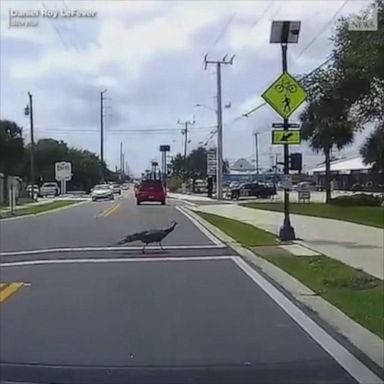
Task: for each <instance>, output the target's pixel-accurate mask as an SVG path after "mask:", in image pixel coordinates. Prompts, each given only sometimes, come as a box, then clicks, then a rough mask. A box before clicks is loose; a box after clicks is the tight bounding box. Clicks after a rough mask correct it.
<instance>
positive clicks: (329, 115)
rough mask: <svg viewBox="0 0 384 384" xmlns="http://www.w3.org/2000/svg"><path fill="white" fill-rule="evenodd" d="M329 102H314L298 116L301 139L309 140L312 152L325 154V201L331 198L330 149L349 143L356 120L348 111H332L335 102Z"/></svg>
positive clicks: (340, 147)
mask: <svg viewBox="0 0 384 384" xmlns="http://www.w3.org/2000/svg"><path fill="white" fill-rule="evenodd" d="M331 104H332V102H331V100H323V101H322V102H314V103H312V104H309V105H308V106H307V107H306V109H305V110H304V112H303V113H302V114H301V116H300V119H301V121H302V128H301V129H302V137H303V139H304V140H308V141H309V146H310V148H311V149H312V150H313V151H314V152H316V153H319V152H323V153H324V156H325V188H326V203H329V202H330V200H331V177H330V176H331V156H330V155H331V150H332V148H333V147H334V146H335V147H336V148H337V149H338V150H340V149H342V148H344V147H345V146H346V145H348V144H351V143H352V142H353V137H354V132H355V129H356V122H355V121H354V120H353V119H351V118H350V117H349V116H348V113H345V112H343V111H340V112H339V113H334V112H335V107H336V104H337V103H336V102H335V103H334V105H331Z"/></svg>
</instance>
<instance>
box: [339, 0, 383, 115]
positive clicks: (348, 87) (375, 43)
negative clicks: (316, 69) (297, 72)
mask: <svg viewBox="0 0 384 384" xmlns="http://www.w3.org/2000/svg"><path fill="white" fill-rule="evenodd" d="M373 6H377V10H378V30H377V31H352V30H350V28H349V27H348V19H347V18H340V19H339V21H338V25H337V28H336V32H335V35H334V36H333V37H332V40H333V43H334V48H333V57H334V61H333V67H334V69H335V70H336V71H338V72H339V73H340V79H341V81H340V87H339V89H340V91H341V93H342V94H343V96H344V100H345V104H346V105H347V106H349V107H351V106H354V109H355V112H357V114H358V116H359V118H361V119H362V121H372V120H374V119H379V120H380V119H381V120H383V113H384V110H383V100H384V49H383V41H384V1H383V0H376V1H375V2H374V3H372V4H370V5H369V6H368V7H367V8H366V9H365V10H364V11H363V12H362V13H361V15H360V16H361V17H362V18H363V19H364V16H366V15H367V14H368V13H369V11H370V10H371V8H372V7H373Z"/></svg>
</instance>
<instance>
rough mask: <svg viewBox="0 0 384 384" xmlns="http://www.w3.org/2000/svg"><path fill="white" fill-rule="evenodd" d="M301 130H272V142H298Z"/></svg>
mask: <svg viewBox="0 0 384 384" xmlns="http://www.w3.org/2000/svg"><path fill="white" fill-rule="evenodd" d="M300 143H301V131H300V130H299V129H295V130H291V131H280V130H273V131H272V144H300Z"/></svg>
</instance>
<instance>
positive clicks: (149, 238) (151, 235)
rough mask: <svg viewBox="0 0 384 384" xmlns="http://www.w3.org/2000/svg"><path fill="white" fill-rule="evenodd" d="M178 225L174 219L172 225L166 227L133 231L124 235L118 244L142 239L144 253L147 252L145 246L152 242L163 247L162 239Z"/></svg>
mask: <svg viewBox="0 0 384 384" xmlns="http://www.w3.org/2000/svg"><path fill="white" fill-rule="evenodd" d="M176 225H177V222H176V221H174V220H173V221H172V222H171V225H170V226H169V227H168V228H165V229H150V230H148V231H143V232H137V233H133V234H132V235H128V236H126V237H124V239H122V240H120V241H119V242H118V243H117V245H123V244H126V243H131V242H133V241H141V242H142V243H144V246H143V249H142V253H145V247H146V246H147V245H148V244H150V243H159V245H160V247H161V249H163V244H162V241H163V240H164V239H165V238H166V237H167V236H168V235H169V234H170V233H171V232H172V231H173V230H174V229H175V227H176Z"/></svg>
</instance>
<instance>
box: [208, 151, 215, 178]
mask: <svg viewBox="0 0 384 384" xmlns="http://www.w3.org/2000/svg"><path fill="white" fill-rule="evenodd" d="M216 170H217V159H216V151H215V150H214V151H209V152H207V175H208V176H214V175H216Z"/></svg>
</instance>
